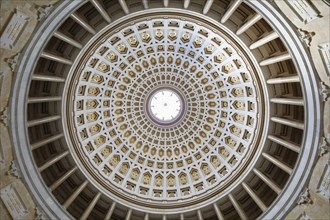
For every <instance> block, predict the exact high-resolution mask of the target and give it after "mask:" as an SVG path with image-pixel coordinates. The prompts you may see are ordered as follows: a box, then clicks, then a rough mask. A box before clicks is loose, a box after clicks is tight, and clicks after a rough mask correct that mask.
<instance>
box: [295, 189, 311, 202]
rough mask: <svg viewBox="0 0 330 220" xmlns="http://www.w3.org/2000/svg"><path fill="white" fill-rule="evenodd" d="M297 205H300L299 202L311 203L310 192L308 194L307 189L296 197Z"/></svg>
mask: <svg viewBox="0 0 330 220" xmlns="http://www.w3.org/2000/svg"><path fill="white" fill-rule="evenodd" d="M297 203H298V205H301V204H311V203H312V200H311V198H310V194H309V189H308V188H306V189H305V190H304V191H303V192H302V193H301V194H300V196H299V199H298V202H297Z"/></svg>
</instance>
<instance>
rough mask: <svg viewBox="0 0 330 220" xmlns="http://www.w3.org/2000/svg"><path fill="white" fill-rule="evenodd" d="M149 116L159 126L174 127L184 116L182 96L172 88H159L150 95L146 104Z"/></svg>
mask: <svg viewBox="0 0 330 220" xmlns="http://www.w3.org/2000/svg"><path fill="white" fill-rule="evenodd" d="M146 109H147V114H148V116H149V117H150V119H151V120H152V121H153V122H155V123H156V124H159V125H173V124H175V123H177V122H178V121H179V120H180V119H181V118H182V116H183V114H184V109H185V104H184V101H183V98H182V96H181V95H180V94H179V93H178V92H177V91H175V90H174V89H172V88H158V89H156V90H154V91H153V92H151V93H150V95H149V97H148V99H147V103H146Z"/></svg>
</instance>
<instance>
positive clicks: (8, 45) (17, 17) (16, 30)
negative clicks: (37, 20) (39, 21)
mask: <svg viewBox="0 0 330 220" xmlns="http://www.w3.org/2000/svg"><path fill="white" fill-rule="evenodd" d="M28 20H29V17H28V16H26V15H25V14H23V13H22V12H20V11H18V10H17V9H16V12H15V13H14V14H13V16H12V17H11V19H10V21H9V23H8V25H7V27H6V28H5V30H4V32H3V34H2V35H1V38H0V41H1V43H0V47H1V48H4V49H9V50H10V49H12V48H13V47H14V46H15V44H16V42H17V41H18V39H19V37H20V36H21V34H22V32H23V29H24V28H25V26H26V24H27V22H28Z"/></svg>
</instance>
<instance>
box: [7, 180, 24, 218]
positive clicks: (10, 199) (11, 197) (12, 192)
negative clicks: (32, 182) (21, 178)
mask: <svg viewBox="0 0 330 220" xmlns="http://www.w3.org/2000/svg"><path fill="white" fill-rule="evenodd" d="M0 197H1V199H2V201H3V203H4V205H5V206H6V208H7V209H8V211H9V213H10V215H11V216H12V218H13V219H23V218H24V217H25V216H26V215H27V214H28V210H27V208H26V205H25V204H24V203H23V200H22V198H21V197H20V194H19V193H18V192H17V190H16V189H15V187H14V185H13V184H9V185H8V186H6V187H4V188H2V189H1V190H0Z"/></svg>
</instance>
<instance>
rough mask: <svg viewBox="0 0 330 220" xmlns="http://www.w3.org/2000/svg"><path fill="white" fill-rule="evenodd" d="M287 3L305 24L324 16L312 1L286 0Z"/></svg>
mask: <svg viewBox="0 0 330 220" xmlns="http://www.w3.org/2000/svg"><path fill="white" fill-rule="evenodd" d="M286 3H287V4H288V5H289V6H290V8H291V9H292V10H293V11H294V12H295V14H296V15H297V16H298V17H299V18H300V20H301V21H303V22H304V23H305V24H307V23H309V22H311V21H312V20H314V19H316V18H320V17H322V16H321V15H320V12H319V11H318V10H317V9H316V7H315V6H314V5H313V3H312V2H309V1H306V0H286Z"/></svg>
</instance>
